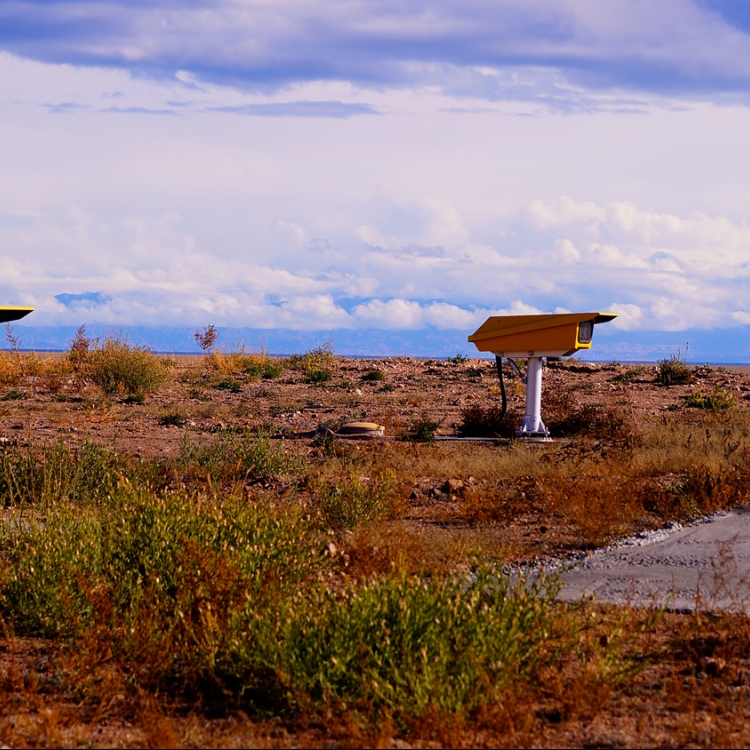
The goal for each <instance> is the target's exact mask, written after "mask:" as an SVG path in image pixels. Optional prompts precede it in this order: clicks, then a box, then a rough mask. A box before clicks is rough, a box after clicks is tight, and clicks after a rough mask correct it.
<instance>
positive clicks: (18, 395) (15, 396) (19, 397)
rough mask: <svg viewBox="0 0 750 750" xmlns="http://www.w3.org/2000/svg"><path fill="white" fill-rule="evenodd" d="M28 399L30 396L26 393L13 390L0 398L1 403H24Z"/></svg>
mask: <svg viewBox="0 0 750 750" xmlns="http://www.w3.org/2000/svg"><path fill="white" fill-rule="evenodd" d="M26 398H28V395H27V394H26V392H25V391H19V390H16V389H15V388H13V389H11V390H10V391H8V392H7V393H6V394H5V395H4V396H3V397H2V398H0V401H23V400H24V399H26Z"/></svg>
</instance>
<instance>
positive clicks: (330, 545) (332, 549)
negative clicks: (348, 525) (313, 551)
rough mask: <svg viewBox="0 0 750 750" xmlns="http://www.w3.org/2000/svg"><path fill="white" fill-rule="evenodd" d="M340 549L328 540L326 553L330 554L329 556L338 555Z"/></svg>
mask: <svg viewBox="0 0 750 750" xmlns="http://www.w3.org/2000/svg"><path fill="white" fill-rule="evenodd" d="M338 551H339V548H338V547H337V546H336V545H335V544H334V543H333V542H328V544H326V549H325V554H326V555H328V557H336V553H337V552H338Z"/></svg>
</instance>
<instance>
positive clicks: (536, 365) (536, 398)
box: [517, 357, 547, 437]
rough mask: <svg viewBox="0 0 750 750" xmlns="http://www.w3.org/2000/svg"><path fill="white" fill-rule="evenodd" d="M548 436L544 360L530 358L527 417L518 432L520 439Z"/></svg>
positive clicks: (527, 379)
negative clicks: (545, 421)
mask: <svg viewBox="0 0 750 750" xmlns="http://www.w3.org/2000/svg"><path fill="white" fill-rule="evenodd" d="M529 433H533V434H535V435H539V434H540V433H541V434H542V435H546V434H547V428H546V427H545V426H544V422H542V358H541V357H529V364H528V368H527V370H526V415H525V416H524V418H523V426H522V427H521V429H520V430H518V431H517V435H518V436H519V437H523V436H524V435H529Z"/></svg>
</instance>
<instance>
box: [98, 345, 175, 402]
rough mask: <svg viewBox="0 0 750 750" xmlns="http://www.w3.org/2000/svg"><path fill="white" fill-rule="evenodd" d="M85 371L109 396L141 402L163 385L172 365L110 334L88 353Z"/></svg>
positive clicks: (142, 348) (146, 350)
mask: <svg viewBox="0 0 750 750" xmlns="http://www.w3.org/2000/svg"><path fill="white" fill-rule="evenodd" d="M85 373H86V375H87V376H88V377H89V378H90V379H91V380H92V381H93V382H94V383H96V385H98V386H100V387H101V389H102V390H103V391H104V392H105V393H106V394H107V395H109V396H115V395H117V394H120V393H125V394H126V395H127V396H128V398H129V399H130V400H133V401H142V400H143V399H144V398H145V397H146V396H147V395H148V394H149V393H152V392H153V391H155V390H156V389H158V388H159V387H160V386H162V385H163V384H164V382H165V381H166V379H167V376H168V373H169V367H168V365H167V363H166V362H165V361H163V360H162V361H160V360H159V359H157V358H156V357H155V356H154V355H153V354H152V353H151V352H150V351H149V350H148V349H146V348H145V347H141V346H135V345H133V344H131V343H129V342H128V341H127V340H126V339H123V338H121V337H120V336H111V337H109V338H107V339H105V340H104V342H103V343H101V344H97V346H96V348H95V349H93V350H92V351H89V352H88V353H87V354H86V360H85Z"/></svg>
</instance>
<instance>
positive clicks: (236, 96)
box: [0, 0, 750, 358]
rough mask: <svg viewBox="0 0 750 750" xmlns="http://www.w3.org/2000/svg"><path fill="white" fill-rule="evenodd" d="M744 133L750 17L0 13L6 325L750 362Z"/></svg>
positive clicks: (228, 9)
mask: <svg viewBox="0 0 750 750" xmlns="http://www.w3.org/2000/svg"><path fill="white" fill-rule="evenodd" d="M749 105H750V3H747V2H745V1H744V0H736V1H732V0H711V1H709V0H659V2H653V0H555V1H547V0H495V1H494V2H489V0H481V1H477V2H467V1H466V0H464V1H463V2H459V1H458V0H450V1H448V0H442V1H441V0H434V1H433V2H409V1H408V0H400V1H399V2H396V0H393V1H392V2H391V1H389V0H378V1H377V2H374V1H372V0H315V1H310V0H252V1H245V2H241V1H239V0H238V1H236V2H223V1H222V0H216V1H212V2H179V1H178V0H173V1H170V2H158V0H157V1H156V2H148V3H146V2H132V1H130V2H106V0H97V1H96V2H95V1H93V0H92V1H88V0H79V2H66V1H64V0H59V1H58V0H53V1H51V2H3V1H2V0H0V163H1V164H2V165H3V168H2V173H1V174H2V177H1V178H0V269H2V274H0V290H1V291H2V298H3V302H5V303H6V304H31V305H33V306H34V307H35V308H36V309H37V312H35V313H34V316H33V317H32V318H29V319H28V322H29V324H34V325H38V326H56V325H59V326H66V325H67V326H69V325H77V324H79V323H81V322H88V323H90V324H101V325H120V326H146V327H148V326H172V327H174V326H183V327H184V326H197V325H205V324H206V323H207V322H209V321H210V322H213V323H215V324H217V325H220V326H229V327H232V328H242V327H248V328H253V329H273V328H285V329H294V330H300V331H304V330H315V331H322V330H332V329H335V330H350V331H357V330H370V329H377V330H380V331H383V332H387V331H398V335H399V337H400V338H399V340H400V341H403V340H404V336H406V335H407V334H409V332H413V334H414V335H415V336H419V335H421V334H420V333H419V332H420V331H422V332H423V331H426V330H437V331H444V332H448V333H449V334H450V335H451V336H452V335H453V333H454V332H461V331H466V332H467V333H470V332H471V331H473V330H474V329H475V328H476V327H477V326H478V325H479V324H480V323H481V322H482V321H483V320H484V319H485V317H486V316H487V315H489V314H495V313H514V312H517V313H521V312H530V311H542V312H553V311H556V310H611V311H614V312H618V313H619V314H620V317H619V318H618V319H617V321H616V322H614V323H612V324H611V327H612V330H613V332H614V333H615V334H616V333H617V332H618V331H619V332H621V334H622V336H623V340H625V339H627V340H628V341H633V340H637V336H638V331H663V332H666V333H668V334H669V335H670V336H672V337H676V338H680V336H681V334H682V333H683V332H688V333H689V332H693V331H700V332H702V333H701V335H703V336H704V338H705V334H706V333H707V332H709V331H711V330H715V331H722V332H723V333H722V335H720V336H719V335H717V337H716V341H717V342H719V341H721V342H722V343H721V347H724V348H726V347H727V343H726V342H727V341H730V342H731V341H733V340H735V339H736V340H737V341H738V342H744V343H741V345H742V346H745V348H747V342H748V341H750V224H749V223H748V219H749V218H750V179H749V178H748V175H750V148H748V140H749V139H748V133H750V106H749ZM727 334H733V335H727ZM734 334H736V336H735V335H734ZM610 335H614V334H610ZM686 335H687V334H686ZM709 338H710V337H709ZM717 346H719V344H717ZM712 356H714V358H721V351H719V350H717V351H716V353H715V354H713V355H712Z"/></svg>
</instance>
